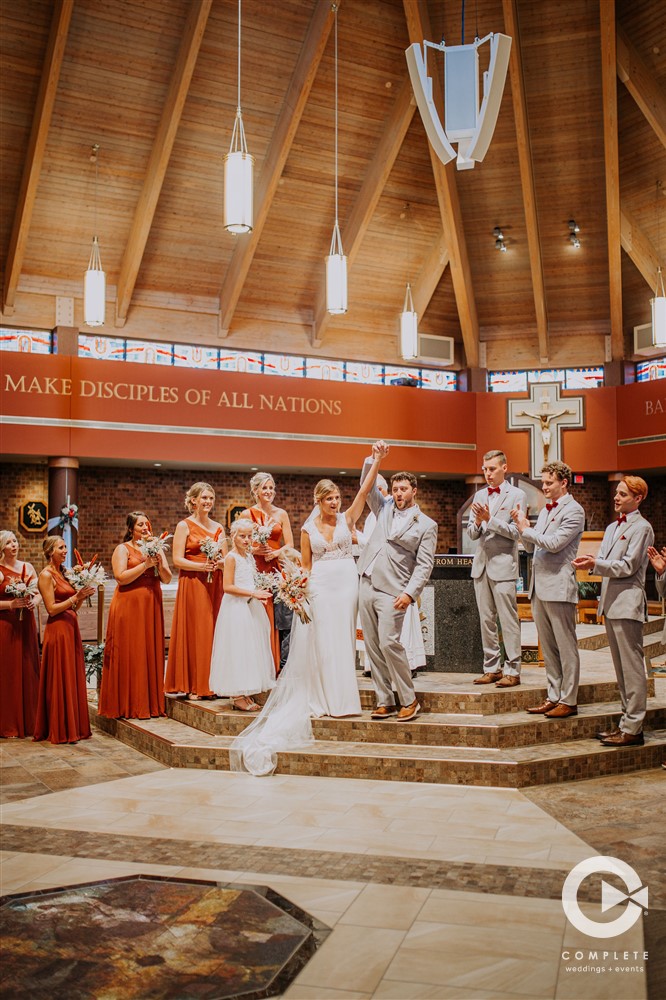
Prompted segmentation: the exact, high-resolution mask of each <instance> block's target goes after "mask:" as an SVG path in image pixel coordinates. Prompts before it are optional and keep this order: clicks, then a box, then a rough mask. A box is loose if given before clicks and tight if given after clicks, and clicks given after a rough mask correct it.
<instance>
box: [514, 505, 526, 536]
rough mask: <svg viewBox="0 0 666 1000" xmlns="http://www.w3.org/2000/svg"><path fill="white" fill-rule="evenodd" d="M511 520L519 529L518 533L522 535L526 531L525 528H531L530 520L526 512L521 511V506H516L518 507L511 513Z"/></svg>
mask: <svg viewBox="0 0 666 1000" xmlns="http://www.w3.org/2000/svg"><path fill="white" fill-rule="evenodd" d="M511 520H512V521H513V523H514V524H515V526H516V527H517V528H518V531H519V532H520V533H521V535H522V533H523V531H525V528H529V526H530V519H529V517H528V516H527V514H526V513H525V511H524V510H521V509H520V504H516V506H515V507H514V508H513V510H512V511H511Z"/></svg>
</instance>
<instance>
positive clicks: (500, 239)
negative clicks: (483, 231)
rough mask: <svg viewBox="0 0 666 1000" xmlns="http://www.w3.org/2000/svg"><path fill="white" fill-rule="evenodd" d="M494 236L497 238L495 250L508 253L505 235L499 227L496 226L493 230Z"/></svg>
mask: <svg viewBox="0 0 666 1000" xmlns="http://www.w3.org/2000/svg"><path fill="white" fill-rule="evenodd" d="M493 236H494V237H495V249H496V250H499V251H500V252H501V253H506V250H507V246H506V243H505V241H504V233H503V232H502V230H501V229H500V227H499V226H495V228H494V229H493Z"/></svg>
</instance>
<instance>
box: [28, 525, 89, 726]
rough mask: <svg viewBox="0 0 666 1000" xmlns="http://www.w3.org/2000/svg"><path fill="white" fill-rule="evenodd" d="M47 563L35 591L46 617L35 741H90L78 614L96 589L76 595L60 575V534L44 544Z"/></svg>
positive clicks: (62, 554) (64, 552)
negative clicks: (39, 596) (38, 593)
mask: <svg viewBox="0 0 666 1000" xmlns="http://www.w3.org/2000/svg"><path fill="white" fill-rule="evenodd" d="M42 547H43V549H44V556H45V557H46V559H47V565H46V567H45V569H43V570H42V572H41V573H40V574H39V581H38V583H39V592H40V594H41V595H42V599H43V601H44V607H45V608H46V610H47V612H48V615H49V617H48V621H47V623H46V628H45V629H44V645H43V647H42V667H41V671H40V674H39V696H38V699H37V719H36V721H35V739H36V740H49V741H50V742H51V743H76V742H77V741H78V740H87V739H88V737H89V736H91V735H92V734H91V732H90V720H89V718H88V700H87V697H86V670H85V662H84V659H83V645H82V643H81V634H80V632H79V622H78V619H77V617H76V612H77V611H78V610H79V608H80V607H81V604H82V603H83V601H85V599H86V597H91V596H92V595H93V594H94V593H95V588H94V587H84V588H83V590H78V591H77V590H75V589H74V587H72V585H71V583H68V581H67V580H66V579H65V577H64V575H63V573H62V564H63V563H64V561H65V556H66V555H67V546H66V545H65V542H64V540H63V539H62V538H61V537H60V535H49V537H48V538H45V539H44V543H43V546H42Z"/></svg>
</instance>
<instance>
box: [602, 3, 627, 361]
mask: <svg viewBox="0 0 666 1000" xmlns="http://www.w3.org/2000/svg"><path fill="white" fill-rule="evenodd" d="M599 19H600V27H601V38H600V43H601V93H602V101H603V119H604V164H605V171H606V226H607V233H608V278H609V291H610V336H611V352H612V359H613V361H621V360H622V358H624V335H623V331H622V250H621V238H620V230H621V225H620V165H619V144H618V128H617V127H618V119H617V55H616V44H615V41H616V40H615V0H599Z"/></svg>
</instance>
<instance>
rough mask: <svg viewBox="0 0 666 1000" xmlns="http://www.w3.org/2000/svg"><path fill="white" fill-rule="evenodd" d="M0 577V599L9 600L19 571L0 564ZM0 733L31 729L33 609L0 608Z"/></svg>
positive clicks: (35, 677) (35, 652)
mask: <svg viewBox="0 0 666 1000" xmlns="http://www.w3.org/2000/svg"><path fill="white" fill-rule="evenodd" d="M0 572H1V573H2V575H3V577H4V579H3V581H2V583H0V600H2V601H11V599H12V597H11V594H5V589H6V587H7V584H8V583H15V582H16V581H17V580H20V579H21V574H20V573H17V572H16V571H15V570H13V569H10V568H9V566H2V565H0ZM0 650H1V651H2V666H1V667H0V736H5V737H10V736H20V737H21V738H23V737H24V736H32V734H33V733H34V731H35V711H36V709H37V691H38V690H39V643H38V639H37V623H36V621H35V613H34V611H30V610H29V609H28V608H23V618H20V616H19V612H18V610H17V611H12V610H11V609H8V610H7V611H0Z"/></svg>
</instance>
